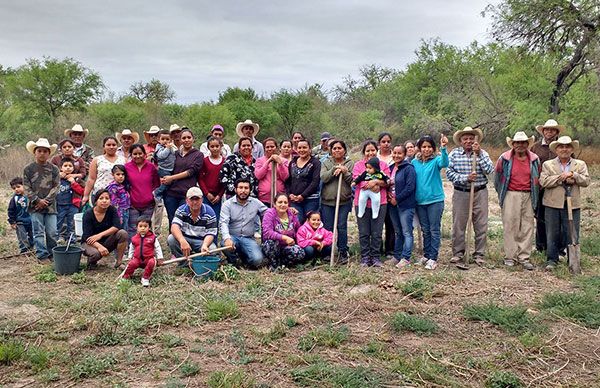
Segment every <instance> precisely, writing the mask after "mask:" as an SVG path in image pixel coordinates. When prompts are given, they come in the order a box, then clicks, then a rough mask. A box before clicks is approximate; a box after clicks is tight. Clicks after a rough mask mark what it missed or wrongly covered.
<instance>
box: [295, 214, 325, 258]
mask: <svg viewBox="0 0 600 388" xmlns="http://www.w3.org/2000/svg"><path fill="white" fill-rule="evenodd" d="M296 240H297V241H298V245H300V246H301V247H302V248H304V252H305V254H306V255H305V258H306V259H315V258H317V257H322V258H325V257H328V256H330V255H331V244H332V243H333V233H331V232H330V231H328V230H327V229H325V228H324V227H323V223H322V222H321V214H319V212H308V214H307V218H306V222H305V223H304V225H302V226H301V227H300V228H298V232H297V233H296Z"/></svg>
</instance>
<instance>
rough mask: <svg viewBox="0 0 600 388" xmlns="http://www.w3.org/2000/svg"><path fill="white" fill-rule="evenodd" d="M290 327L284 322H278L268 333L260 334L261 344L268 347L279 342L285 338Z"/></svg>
mask: <svg viewBox="0 0 600 388" xmlns="http://www.w3.org/2000/svg"><path fill="white" fill-rule="evenodd" d="M288 328H289V326H287V325H286V324H285V323H283V322H282V321H277V322H275V324H273V326H271V327H270V328H269V330H268V331H266V332H262V333H259V337H260V343H261V344H263V345H268V344H270V343H271V342H273V341H277V340H278V339H281V338H283V337H285V335H286V333H287V331H288Z"/></svg>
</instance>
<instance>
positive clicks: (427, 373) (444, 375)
mask: <svg viewBox="0 0 600 388" xmlns="http://www.w3.org/2000/svg"><path fill="white" fill-rule="evenodd" d="M391 370H392V372H394V373H398V374H399V375H400V377H401V378H402V380H403V382H405V383H411V384H415V383H416V384H419V385H420V383H421V382H430V383H432V384H431V385H432V386H433V385H435V386H444V387H462V386H464V385H463V384H460V383H459V382H458V381H456V380H455V379H454V378H452V375H451V373H450V371H449V370H448V369H447V368H446V367H445V366H444V365H440V364H438V363H435V362H433V361H432V360H431V359H430V358H429V357H428V355H421V356H419V357H415V358H411V357H410V356H405V355H402V356H400V357H398V358H396V360H395V362H394V363H393V364H392V365H391ZM425 385H426V386H427V385H428V384H425Z"/></svg>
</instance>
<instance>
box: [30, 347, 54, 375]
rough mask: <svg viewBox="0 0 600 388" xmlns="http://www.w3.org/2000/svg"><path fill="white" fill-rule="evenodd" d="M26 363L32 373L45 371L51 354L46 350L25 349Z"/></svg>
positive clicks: (36, 348) (37, 348)
mask: <svg viewBox="0 0 600 388" xmlns="http://www.w3.org/2000/svg"><path fill="white" fill-rule="evenodd" d="M26 357H27V361H28V363H29V365H30V367H31V369H32V370H33V371H34V372H40V371H43V370H45V369H46V368H47V367H48V364H49V363H50V358H51V354H50V352H49V351H47V350H46V349H42V348H40V347H37V346H30V347H29V348H28V349H27V354H26Z"/></svg>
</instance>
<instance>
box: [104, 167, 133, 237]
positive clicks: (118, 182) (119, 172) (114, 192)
mask: <svg viewBox="0 0 600 388" xmlns="http://www.w3.org/2000/svg"><path fill="white" fill-rule="evenodd" d="M111 171H112V174H113V181H112V182H110V183H109V184H108V186H106V190H108V194H109V195H110V204H111V205H113V206H114V207H115V208H117V214H118V215H119V219H120V220H121V227H122V228H123V229H125V230H127V228H128V225H129V208H130V207H131V201H130V198H129V192H128V191H127V188H126V186H125V185H126V184H127V173H126V172H125V166H123V165H122V164H115V165H114V166H113V168H112V170H111Z"/></svg>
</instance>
